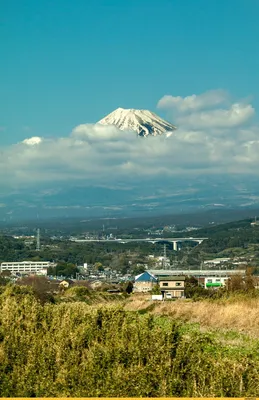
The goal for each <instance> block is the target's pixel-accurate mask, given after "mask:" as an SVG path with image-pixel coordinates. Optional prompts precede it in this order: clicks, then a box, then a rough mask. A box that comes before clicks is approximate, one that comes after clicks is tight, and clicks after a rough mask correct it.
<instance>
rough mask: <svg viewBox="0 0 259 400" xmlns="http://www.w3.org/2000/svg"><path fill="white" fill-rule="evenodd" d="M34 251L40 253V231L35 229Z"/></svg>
mask: <svg viewBox="0 0 259 400" xmlns="http://www.w3.org/2000/svg"><path fill="white" fill-rule="evenodd" d="M36 251H40V229H39V228H38V229H37V241H36Z"/></svg>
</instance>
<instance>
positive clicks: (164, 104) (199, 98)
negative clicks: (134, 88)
mask: <svg viewBox="0 0 259 400" xmlns="http://www.w3.org/2000/svg"><path fill="white" fill-rule="evenodd" d="M228 97H229V96H228V94H227V93H226V92H225V91H224V90H211V91H208V92H205V93H202V94H200V95H196V94H193V95H192V96H187V97H180V96H169V95H166V96H164V97H162V99H160V100H159V102H158V105H157V106H158V108H161V109H165V110H171V109H172V108H173V109H176V110H178V111H180V112H187V111H196V110H204V109H205V108H209V107H213V106H217V105H219V104H222V103H226V102H227V100H228Z"/></svg>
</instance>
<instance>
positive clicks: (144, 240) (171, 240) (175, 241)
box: [70, 237, 208, 251]
mask: <svg viewBox="0 0 259 400" xmlns="http://www.w3.org/2000/svg"><path fill="white" fill-rule="evenodd" d="M207 239H208V238H204V237H199V238H194V237H179V238H162V237H160V238H142V239H138V238H137V239H121V238H114V239H109V238H108V239H70V240H71V241H73V242H77V243H92V242H98V243H122V244H123V243H131V242H142V243H159V242H163V243H164V242H168V243H173V248H174V250H175V251H177V250H178V243H179V242H180V243H181V242H195V243H198V244H201V243H202V242H203V241H204V240H207Z"/></svg>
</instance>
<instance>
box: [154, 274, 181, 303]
mask: <svg viewBox="0 0 259 400" xmlns="http://www.w3.org/2000/svg"><path fill="white" fill-rule="evenodd" d="M159 287H160V290H161V293H162V295H163V298H164V299H171V298H180V297H184V290H185V276H183V275H182V276H163V277H162V276H161V277H159Z"/></svg>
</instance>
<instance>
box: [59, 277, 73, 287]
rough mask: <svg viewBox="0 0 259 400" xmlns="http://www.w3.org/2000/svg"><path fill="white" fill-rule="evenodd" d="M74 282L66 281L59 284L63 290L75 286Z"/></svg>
mask: <svg viewBox="0 0 259 400" xmlns="http://www.w3.org/2000/svg"><path fill="white" fill-rule="evenodd" d="M73 283H74V282H73V281H72V280H71V279H64V280H63V281H61V282H60V283H59V287H60V288H63V289H67V288H69V287H70V286H71V285H73Z"/></svg>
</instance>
